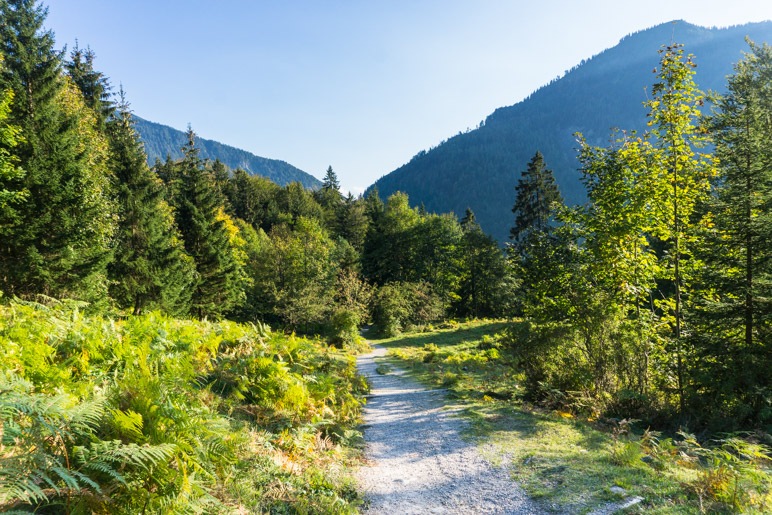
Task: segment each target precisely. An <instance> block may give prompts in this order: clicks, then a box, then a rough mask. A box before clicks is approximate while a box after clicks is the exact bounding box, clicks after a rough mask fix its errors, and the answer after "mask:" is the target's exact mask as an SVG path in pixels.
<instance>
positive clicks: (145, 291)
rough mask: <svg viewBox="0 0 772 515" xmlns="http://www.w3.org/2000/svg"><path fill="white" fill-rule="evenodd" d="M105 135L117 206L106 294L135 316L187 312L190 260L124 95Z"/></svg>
mask: <svg viewBox="0 0 772 515" xmlns="http://www.w3.org/2000/svg"><path fill="white" fill-rule="evenodd" d="M107 131H108V137H109V141H110V158H111V159H110V167H111V169H112V171H113V173H114V175H115V179H116V200H117V204H118V230H117V234H116V241H115V260H114V261H113V262H112V263H111V264H110V267H109V272H110V278H111V286H110V294H111V296H112V297H113V298H114V299H115V300H116V302H117V303H118V305H119V306H121V307H124V308H131V310H132V312H133V313H134V314H135V315H138V314H140V313H141V312H142V311H143V310H145V309H162V310H164V311H167V312H169V313H173V314H184V313H187V311H188V309H189V302H190V288H189V287H190V285H191V283H192V280H193V270H194V268H193V262H192V260H191V258H190V257H189V256H188V255H187V254H185V251H184V247H183V245H182V240H181V237H180V235H179V233H178V231H177V228H176V226H175V224H174V217H173V214H172V211H171V208H170V207H169V205H168V204H167V203H166V201H165V200H164V199H163V185H162V183H161V180H160V179H159V178H158V177H157V176H156V175H155V174H153V172H152V171H151V170H150V169H149V168H148V166H147V157H146V155H145V152H144V149H143V146H142V142H141V141H140V139H139V136H138V134H137V132H136V131H135V129H134V126H133V121H132V117H131V112H130V111H129V108H128V104H127V103H126V102H125V100H124V99H123V91H121V103H120V105H119V108H118V111H117V115H116V116H115V117H114V118H113V119H111V120H110V121H109V122H108V123H107Z"/></svg>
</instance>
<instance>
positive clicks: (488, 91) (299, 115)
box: [44, 0, 772, 193]
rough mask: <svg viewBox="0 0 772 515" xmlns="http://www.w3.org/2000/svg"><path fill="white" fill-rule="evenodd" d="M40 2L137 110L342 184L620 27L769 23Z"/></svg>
mask: <svg viewBox="0 0 772 515" xmlns="http://www.w3.org/2000/svg"><path fill="white" fill-rule="evenodd" d="M44 3H45V4H46V5H48V8H49V16H48V19H47V23H46V25H47V27H48V28H50V29H52V30H53V31H54V32H55V34H56V41H57V45H58V46H60V47H61V46H64V45H68V46H69V47H72V46H73V44H74V43H75V41H76V39H77V40H78V42H79V44H80V46H81V47H86V46H90V47H91V48H92V50H94V52H95V53H96V56H97V59H96V66H97V68H98V69H99V70H100V71H102V72H104V73H105V74H106V75H107V76H108V77H109V78H110V80H111V82H112V83H113V85H114V86H115V87H116V89H117V86H118V85H119V84H122V85H123V87H124V89H125V90H126V93H127V96H128V99H129V101H130V102H131V104H132V108H133V110H134V112H135V113H136V114H137V115H139V116H141V117H143V118H146V119H148V120H152V121H155V122H158V123H163V124H166V125H171V126H172V127H175V128H178V129H181V130H184V129H185V128H186V127H187V125H188V124H191V125H192V127H193V129H194V130H195V131H196V132H197V133H198V134H199V135H200V136H202V137H204V138H210V139H215V140H218V141H221V142H223V143H227V144H229V145H233V146H236V147H239V148H243V149H245V150H249V151H250V152H253V153H255V154H257V155H260V156H264V157H269V158H275V159H282V160H284V161H287V162H289V163H291V164H293V165H295V166H297V167H299V168H301V169H302V170H305V171H306V172H309V173H311V174H312V175H315V176H316V177H319V178H321V177H322V176H323V175H324V171H325V170H326V169H327V166H332V167H333V169H335V171H336V173H337V174H338V177H339V179H340V181H341V184H342V186H343V188H344V189H346V190H350V191H352V192H354V193H359V192H361V191H363V190H364V188H365V187H367V186H369V185H370V184H372V183H373V182H374V181H375V180H376V179H378V178H379V177H380V176H381V175H384V174H386V173H388V172H390V171H392V170H394V169H395V168H397V167H399V166H400V165H402V164H404V163H405V162H407V161H408V160H410V158H411V157H412V156H413V155H414V154H416V153H417V152H418V151H420V150H422V149H428V148H429V147H431V146H434V145H437V144H438V143H439V142H440V141H442V140H444V139H446V138H448V137H450V136H453V135H455V134H457V133H458V132H459V131H465V130H466V129H467V128H474V127H475V126H476V125H477V124H478V123H479V122H480V121H482V120H483V119H484V118H485V117H486V116H487V115H488V114H490V113H491V112H492V111H493V110H494V109H495V108H497V107H501V106H506V105H512V104H515V103H517V102H518V101H520V100H522V99H523V98H524V97H526V96H527V95H528V94H530V93H531V92H533V91H534V90H536V89H538V88H539V87H540V86H542V85H544V84H546V83H547V82H549V81H550V80H552V79H554V78H556V77H558V76H560V75H562V74H563V72H564V71H565V70H567V69H570V68H571V67H573V66H575V65H576V64H578V63H579V62H580V61H581V60H582V59H585V58H588V57H590V56H592V55H595V54H598V53H600V52H601V51H603V50H604V49H606V48H609V47H611V46H614V45H615V44H616V43H617V42H618V41H619V39H621V38H622V37H623V36H625V35H627V34H629V33H631V32H636V31H638V30H642V29H645V28H648V27H651V26H653V25H656V24H659V23H662V22H666V21H671V20H674V19H684V20H686V21H688V22H690V23H694V24H697V25H703V26H719V27H722V26H728V25H736V24H741V23H746V22H750V21H762V20H770V19H772V2H770V1H769V0H752V1H749V0H725V1H722V2H719V1H714V0H702V1H692V0H680V1H678V2H673V1H672V0H646V1H641V2H625V1H620V0H615V1H606V0H599V1H581V2H580V1H578V0H576V1H573V0H542V1H540V2H535V1H527V2H526V1H519V0H517V1H516V0H510V1H504V0H476V1H471V0H469V1H461V0H358V1H353V0H351V1H342V0H315V1H312V0H304V1H292V0H282V1H271V0H216V1H214V0H211V1H204V0H184V1H183V0H152V1H151V0H48V1H46V2H44ZM687 50H688V49H687ZM698 57H699V56H698Z"/></svg>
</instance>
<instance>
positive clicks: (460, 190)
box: [374, 21, 772, 241]
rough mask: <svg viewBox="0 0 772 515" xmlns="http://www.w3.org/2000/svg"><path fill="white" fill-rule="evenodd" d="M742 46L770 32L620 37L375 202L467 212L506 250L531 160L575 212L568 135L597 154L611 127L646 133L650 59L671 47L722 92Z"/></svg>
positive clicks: (755, 28)
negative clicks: (550, 174) (395, 196)
mask: <svg viewBox="0 0 772 515" xmlns="http://www.w3.org/2000/svg"><path fill="white" fill-rule="evenodd" d="M746 37H749V38H750V39H752V40H753V41H755V42H756V43H763V42H769V41H772V22H764V23H755V24H747V25H742V26H735V27H730V28H723V29H716V28H704V27H698V26H695V25H691V24H689V23H686V22H684V21H675V22H670V23H665V24H662V25H659V26H656V27H653V28H650V29H647V30H644V31H641V32H638V33H635V34H632V35H629V36H626V37H625V38H623V39H622V40H621V41H620V42H619V44H618V45H617V46H615V47H613V48H610V49H608V50H605V51H604V52H602V53H600V54H598V55H596V56H594V57H592V58H591V59H588V60H586V61H583V62H582V63H580V64H579V65H578V66H576V67H574V68H573V69H572V70H570V71H567V72H566V74H565V75H564V76H563V77H561V78H559V79H556V80H554V81H553V82H551V83H550V84H548V85H546V86H543V87H542V88H540V89H538V90H537V91H536V92H534V93H533V94H531V95H530V96H529V97H528V98H526V99H524V100H523V101H521V102H519V103H517V104H515V105H513V106H509V107H502V108H499V109H497V110H496V111H494V112H493V113H492V114H491V115H490V116H488V117H487V119H486V120H485V122H484V123H483V124H481V126H480V127H479V128H477V129H475V130H472V131H469V132H466V133H463V134H461V133H459V134H458V135H456V136H454V137H452V138H450V139H448V140H446V141H445V142H443V143H442V144H440V145H439V146H437V147H435V148H432V149H431V150H429V151H421V152H419V153H418V154H417V155H416V156H415V157H413V159H412V160H411V161H410V162H409V163H407V164H405V165H403V166H402V167H400V168H398V169H397V170H394V171H393V172H391V173H389V174H388V175H386V176H384V177H382V178H381V179H379V180H378V181H377V182H376V183H375V185H374V186H376V187H377V188H378V190H379V192H380V195H381V196H382V197H383V198H386V197H388V195H390V194H391V193H393V192H395V191H403V192H406V193H407V194H408V195H409V196H410V201H411V203H413V204H414V205H421V204H423V205H424V206H425V207H426V209H428V210H429V211H433V212H447V211H453V212H455V213H456V214H457V215H459V216H460V215H461V214H463V213H464V211H465V210H466V208H468V207H470V208H472V210H473V211H474V212H475V214H476V216H477V220H478V222H480V224H481V225H482V227H483V229H484V230H485V231H486V232H488V233H490V234H492V235H493V236H494V237H495V238H497V239H498V240H500V241H506V240H507V237H508V234H509V228H510V227H511V226H512V223H513V221H514V218H513V215H512V213H511V212H510V209H511V208H512V205H513V203H514V199H515V185H516V184H517V180H518V178H519V176H520V173H521V172H522V171H523V170H525V167H526V164H527V163H528V161H529V160H530V159H531V157H533V155H534V154H535V153H536V151H537V150H538V151H541V153H542V154H543V155H544V159H545V161H546V163H547V166H548V167H549V168H551V169H552V170H553V171H554V173H555V177H556V179H557V181H558V184H559V186H560V189H561V192H562V194H563V196H564V198H565V200H566V202H567V203H578V202H582V201H583V199H584V189H583V187H582V185H581V184H580V182H579V177H580V173H579V171H578V170H577V167H578V164H577V160H576V150H575V149H576V147H577V144H576V138H575V136H574V133H575V132H577V131H579V132H582V133H583V134H584V136H585V137H586V138H587V140H588V143H590V144H591V145H605V144H607V143H608V139H609V137H610V134H611V129H612V128H614V127H618V128H620V129H625V130H632V129H636V130H639V131H640V130H642V129H645V127H646V109H645V108H644V107H643V105H642V104H643V102H644V101H645V100H646V99H647V92H648V94H650V92H651V84H652V83H653V82H654V80H655V74H654V73H652V70H653V69H655V68H656V67H657V64H658V59H659V55H658V50H659V49H660V48H661V47H662V46H663V45H667V44H670V43H673V42H675V43H680V44H683V45H685V51H686V53H691V54H694V56H695V61H696V63H697V74H696V82H697V85H698V86H699V87H700V88H701V89H702V90H703V91H708V90H716V91H722V90H723V89H724V88H725V80H726V76H727V75H729V74H731V73H732V65H733V64H734V63H736V62H737V61H739V60H740V59H741V58H742V55H743V52H744V51H747V50H748V45H747V43H746V42H745V38H746ZM545 59H548V57H545Z"/></svg>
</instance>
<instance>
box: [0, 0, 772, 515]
mask: <svg viewBox="0 0 772 515" xmlns="http://www.w3.org/2000/svg"><path fill="white" fill-rule="evenodd" d="M45 17H46V9H45V7H44V6H42V5H39V4H38V2H36V1H33V0H2V1H0V19H2V21H3V23H2V25H1V26H0V32H1V33H2V47H1V50H0V55H1V56H2V65H1V66H2V69H1V70H0V91H1V92H2V93H1V94H2V98H1V99H0V356H2V363H1V364H0V510H3V511H7V510H18V511H22V512H24V510H30V511H44V512H47V513H53V512H57V513H58V512H62V513H71V512H72V513H80V512H90V511H93V512H98V513H118V512H123V513H145V512H151V513H154V512H179V511H191V512H201V511H212V512H215V511H223V512H227V511H229V510H230V511H232V512H236V511H237V510H238V509H239V507H243V506H249V507H250V509H254V510H258V511H259V510H270V511H274V512H284V511H283V510H287V511H289V512H292V511H300V512H335V511H340V512H345V511H348V510H352V511H353V510H355V506H356V493H355V489H354V487H353V485H351V484H350V483H349V482H347V481H348V480H347V479H345V477H344V476H343V475H341V474H339V473H336V472H335V470H336V468H335V467H336V466H339V464H340V463H347V460H354V459H355V458H354V457H353V454H351V455H349V454H347V453H350V452H353V451H352V449H353V448H354V447H355V445H354V440H356V439H357V437H358V436H357V435H358V432H357V431H356V424H357V421H358V414H359V409H360V405H361V402H362V395H363V394H364V393H365V392H366V389H367V386H366V384H364V382H363V380H362V379H361V378H360V377H358V376H357V375H356V373H355V369H354V365H353V359H354V358H353V356H354V354H355V353H356V352H358V351H359V350H360V348H361V346H362V340H361V338H360V337H359V330H360V329H361V328H362V326H364V325H372V327H373V331H376V332H378V333H380V334H382V335H384V336H390V335H396V334H398V333H400V332H402V331H405V330H408V329H411V328H422V327H431V326H432V325H433V324H440V323H442V322H443V321H446V320H449V319H476V318H491V319H502V320H507V321H508V329H507V331H506V337H505V338H504V341H503V345H502V349H501V352H502V353H506V354H507V356H509V357H510V358H511V360H512V363H513V365H512V366H513V367H514V368H515V372H516V374H517V377H518V378H519V380H520V381H521V382H522V384H523V386H524V388H523V393H522V396H523V398H524V399H526V400H528V401H529V402H533V403H535V404H537V405H538V404H539V403H543V404H550V405H555V403H558V404H559V405H560V408H561V409H564V410H567V411H571V412H574V413H584V414H587V415H589V416H592V417H594V418H598V417H611V418H617V419H623V418H624V419H635V420H637V421H639V422H641V423H642V424H643V425H644V427H645V426H646V425H650V426H651V427H656V428H659V429H661V430H663V431H673V432H675V431H677V430H689V431H692V432H694V433H695V434H698V435H700V438H702V439H704V440H705V441H708V440H709V439H710V438H711V437H712V436H713V435H718V434H727V433H732V434H741V435H742V436H743V438H744V439H745V440H743V441H747V442H748V446H751V445H756V444H764V445H769V444H770V443H772V439H771V437H770V432H772V384H770V374H769V371H770V370H772V244H770V243H771V242H772V214H771V213H772V209H771V207H772V164H771V163H772V146H770V145H769V142H770V141H771V140H772V48H770V47H769V46H767V45H765V44H764V45H757V44H755V43H753V42H749V52H748V53H747V55H746V57H745V58H744V59H743V60H742V61H740V62H738V63H737V64H736V66H735V69H734V74H733V75H732V76H730V77H729V78H728V82H727V92H726V93H725V94H723V95H711V96H705V95H704V94H703V93H701V92H700V91H699V90H698V88H697V85H696V84H695V83H694V79H693V77H694V73H695V72H694V66H695V65H694V62H693V58H692V56H690V55H689V54H687V53H685V51H684V48H683V47H681V46H679V45H677V44H671V45H670V46H667V47H663V48H662V50H661V52H660V64H659V66H658V67H657V69H656V70H655V74H654V78H653V80H654V83H653V86H652V88H651V98H650V100H649V101H648V102H647V103H646V105H645V106H644V107H643V108H642V109H646V111H647V113H648V120H649V127H648V129H647V131H645V132H642V133H636V132H628V131H625V130H622V129H620V130H619V131H617V132H615V133H614V134H613V135H612V139H613V140H614V142H613V143H612V144H610V145H609V146H606V147H596V146H592V145H590V144H588V143H587V142H586V141H585V140H584V139H583V138H582V136H581V135H577V138H578V139H579V142H580V147H581V148H580V150H579V153H578V156H577V158H578V160H577V167H578V168H579V169H580V171H581V173H582V177H583V184H584V186H585V188H586V196H587V201H586V202H585V203H584V204H581V205H578V206H566V205H565V204H564V203H563V201H562V198H561V195H560V192H559V191H558V188H557V185H556V182H555V179H554V177H553V175H552V172H551V171H550V169H549V167H548V165H547V163H546V162H545V160H544V158H543V156H542V154H541V153H540V152H539V151H538V149H533V155H534V157H533V159H532V160H531V161H530V162H529V163H513V166H516V167H520V168H521V169H522V174H521V176H520V179H519V181H518V182H517V184H513V185H512V193H513V194H512V205H513V209H512V213H507V214H505V215H504V216H509V217H510V220H511V222H510V225H511V227H512V229H511V233H510V237H511V242H510V243H509V244H507V245H505V246H504V248H502V246H501V245H500V244H499V243H498V242H497V241H496V240H495V239H494V238H492V237H490V236H488V235H486V234H485V233H484V232H483V230H482V229H481V228H480V226H479V224H478V223H477V221H476V220H475V214H474V213H473V212H472V211H471V210H467V211H466V213H464V216H463V217H462V218H461V219H460V220H459V218H458V217H456V216H455V215H454V214H452V213H446V214H436V213H431V212H427V210H426V209H423V208H420V207H419V208H412V207H410V204H409V201H408V200H409V199H408V197H407V195H405V194H404V193H395V194H393V195H391V196H389V197H388V198H387V199H381V198H380V196H379V194H378V191H377V189H375V190H373V191H370V192H369V193H368V195H367V196H363V197H358V198H357V197H354V196H352V195H350V194H349V195H344V194H342V193H341V191H340V185H339V183H338V179H337V176H336V174H335V171H334V170H333V168H332V167H329V168H328V169H327V170H326V173H325V176H324V180H323V181H322V186H321V187H320V188H318V189H316V190H309V189H306V188H304V187H303V186H302V185H301V184H299V183H291V184H288V185H286V186H279V185H277V184H275V183H273V182H271V181H270V180H268V179H265V178H263V177H259V176H254V175H250V174H248V173H247V172H245V171H243V170H239V169H236V170H230V169H228V168H227V167H226V166H225V165H223V164H222V163H221V162H219V161H217V160H215V161H210V160H204V159H202V158H201V157H200V152H199V149H198V148H197V147H196V145H195V134H194V132H193V130H192V129H190V128H189V130H188V142H187V144H186V145H185V146H184V147H183V148H182V149H181V150H182V158H180V159H177V160H172V159H167V160H165V161H160V160H158V161H156V162H155V164H154V165H153V166H148V164H147V156H146V154H145V151H144V148H143V144H142V142H141V140H140V138H139V136H138V133H137V131H136V129H135V127H134V125H133V121H132V115H131V110H130V106H129V103H128V100H127V95H126V93H125V92H124V91H123V90H122V89H120V90H119V91H117V92H115V91H114V90H113V87H112V86H111V84H110V80H109V78H108V77H106V76H105V75H104V74H102V73H101V72H99V71H98V69H97V68H96V67H95V53H94V51H92V50H91V49H90V48H85V49H83V48H80V47H78V46H77V45H76V46H75V47H74V48H73V49H71V50H70V51H67V52H63V51H59V50H57V48H56V42H55V39H54V34H53V32H51V31H50V30H45V29H44V28H43V27H44V21H45ZM707 106H709V107H710V110H709V113H708V110H707V109H706V107H707ZM748 448H750V447H748ZM754 448H755V447H754ZM761 448H762V449H765V448H764V447H761ZM738 452H739V453H740V454H742V451H738ZM765 453H766V454H765ZM761 455H762V457H763V459H767V460H768V459H769V452H768V451H767V450H763V451H762V452H761ZM740 457H742V456H740ZM754 459H755V458H754ZM334 464H338V465H334ZM244 477H248V478H250V481H247V482H244V481H242V480H240V479H237V478H244ZM288 506H291V507H292V508H291V509H290V508H288Z"/></svg>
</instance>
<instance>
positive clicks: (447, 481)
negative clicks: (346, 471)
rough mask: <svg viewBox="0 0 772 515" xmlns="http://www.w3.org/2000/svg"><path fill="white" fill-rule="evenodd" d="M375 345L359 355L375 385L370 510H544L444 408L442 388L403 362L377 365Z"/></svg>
mask: <svg viewBox="0 0 772 515" xmlns="http://www.w3.org/2000/svg"><path fill="white" fill-rule="evenodd" d="M385 354H386V349H384V348H383V347H379V346H375V350H374V351H373V352H371V353H369V354H364V355H361V356H359V357H358V358H357V367H358V369H359V372H360V374H362V375H364V376H365V377H367V378H368V380H369V381H370V384H371V386H372V389H371V391H370V396H369V397H368V400H367V404H366V405H365V408H364V421H365V426H364V437H365V442H366V447H365V458H366V460H367V463H366V465H365V466H363V467H361V468H360V470H359V473H358V481H359V485H360V488H361V489H362V491H363V492H364V494H365V498H366V499H367V500H368V505H367V506H366V509H365V510H364V512H365V513H370V514H389V515H397V514H425V513H442V514H477V513H481V514H489V513H490V514H532V513H542V512H543V511H542V510H540V509H539V508H538V507H537V506H536V504H535V503H533V501H531V500H530V499H529V498H528V497H527V496H526V494H525V492H524V491H523V490H522V488H520V486H518V485H517V483H515V482H514V481H512V480H511V479H510V475H509V471H508V470H507V469H505V468H495V467H493V466H492V465H490V464H489V463H488V462H487V461H486V460H484V459H483V458H482V457H481V455H480V452H479V450H478V449H477V448H476V446H475V445H474V444H473V443H469V442H465V441H464V440H462V439H461V432H462V430H463V429H464V426H465V421H464V420H463V419H461V418H460V417H458V416H454V415H455V412H454V411H451V410H446V409H443V407H444V405H445V395H444V392H443V391H442V390H428V389H426V388H425V387H423V386H422V385H420V384H418V383H416V382H415V381H413V380H411V379H409V378H407V377H405V376H404V374H403V373H402V372H401V371H399V370H392V371H390V372H389V373H388V374H385V375H381V374H378V373H376V371H375V368H376V367H377V365H378V363H377V361H376V359H377V358H379V357H382V356H384V355H385Z"/></svg>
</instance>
